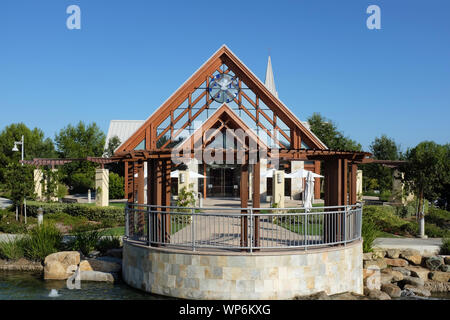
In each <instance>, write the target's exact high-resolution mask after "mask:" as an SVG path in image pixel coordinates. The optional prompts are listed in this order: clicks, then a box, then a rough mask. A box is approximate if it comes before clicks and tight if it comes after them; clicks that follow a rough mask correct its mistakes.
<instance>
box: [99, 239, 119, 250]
mask: <svg viewBox="0 0 450 320" xmlns="http://www.w3.org/2000/svg"><path fill="white" fill-rule="evenodd" d="M120 247H121V243H120V237H103V238H101V239H100V240H99V241H98V243H97V244H96V246H95V248H96V249H97V250H98V251H100V252H101V253H106V251H108V250H109V249H116V248H120Z"/></svg>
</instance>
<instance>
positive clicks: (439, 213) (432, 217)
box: [425, 208, 450, 229]
mask: <svg viewBox="0 0 450 320" xmlns="http://www.w3.org/2000/svg"><path fill="white" fill-rule="evenodd" d="M425 222H426V223H434V224H436V225H437V226H438V227H440V228H444V229H450V212H449V211H446V210H442V209H438V208H430V209H429V210H428V214H426V215H425ZM425 228H426V226H425Z"/></svg>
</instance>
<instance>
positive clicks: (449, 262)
mask: <svg viewBox="0 0 450 320" xmlns="http://www.w3.org/2000/svg"><path fill="white" fill-rule="evenodd" d="M444 263H445V264H446V265H450V256H445V257H444Z"/></svg>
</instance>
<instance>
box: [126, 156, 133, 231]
mask: <svg viewBox="0 0 450 320" xmlns="http://www.w3.org/2000/svg"><path fill="white" fill-rule="evenodd" d="M130 169H131V170H130V171H131V172H132V174H131V179H130V180H131V181H130V182H131V186H130V187H131V188H129V189H131V190H129V191H128V202H131V203H133V204H134V185H135V183H134V174H133V173H134V162H132V163H131V168H130ZM125 174H126V175H127V176H129V175H130V174H129V171H127V172H125ZM132 209H134V207H132ZM134 216H135V212H134V211H132V212H130V213H129V215H128V232H129V234H130V238H132V237H133V236H134V233H135V232H134Z"/></svg>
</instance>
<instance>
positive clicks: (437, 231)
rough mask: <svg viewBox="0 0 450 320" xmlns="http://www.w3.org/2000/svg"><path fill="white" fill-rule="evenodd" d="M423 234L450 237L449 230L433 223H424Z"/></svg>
mask: <svg viewBox="0 0 450 320" xmlns="http://www.w3.org/2000/svg"><path fill="white" fill-rule="evenodd" d="M425 234H426V235H427V236H428V237H430V238H445V237H450V230H449V229H442V228H439V227H438V226H437V225H435V224H433V223H425Z"/></svg>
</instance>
